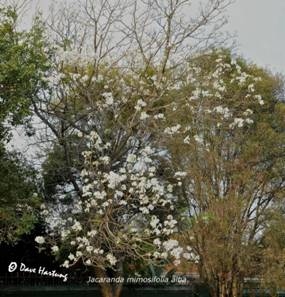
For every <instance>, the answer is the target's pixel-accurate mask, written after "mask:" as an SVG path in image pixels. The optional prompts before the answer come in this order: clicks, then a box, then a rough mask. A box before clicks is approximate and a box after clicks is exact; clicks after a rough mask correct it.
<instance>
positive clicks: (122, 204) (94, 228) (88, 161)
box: [37, 96, 185, 267]
mask: <svg viewBox="0 0 285 297" xmlns="http://www.w3.org/2000/svg"><path fill="white" fill-rule="evenodd" d="M107 97H108V96H107ZM141 104H142V103H141ZM130 141H132V143H131V144H130V147H136V146H134V145H133V142H134V140H130ZM87 147H88V150H86V151H85V152H83V157H84V160H85V164H84V169H83V170H82V171H81V174H80V180H81V183H82V196H81V197H77V198H75V201H77V202H76V204H78V205H79V206H80V208H79V211H77V212H76V213H75V214H74V213H72V210H71V209H68V208H67V209H65V212H61V213H60V214H58V215H57V217H56V219H55V217H53V220H54V221H58V222H57V223H53V228H50V232H51V233H53V234H54V235H56V234H58V235H60V240H61V241H62V242H64V244H65V245H69V246H70V254H69V256H68V257H67V259H66V260H65V261H64V263H63V267H69V266H70V265H73V264H74V263H76V261H78V260H79V259H82V260H83V262H84V263H85V264H86V265H103V266H104V267H112V266H115V265H116V264H117V263H118V261H120V257H121V255H123V254H124V253H125V252H126V246H127V247H128V249H127V250H128V252H129V253H130V255H129V256H132V257H136V256H137V254H138V253H141V256H143V257H149V258H152V259H161V258H163V259H165V258H167V257H174V259H175V260H179V259H178V258H179V257H180V256H181V255H182V251H183V249H181V248H180V247H179V246H178V245H176V247H175V249H168V246H167V245H166V246H165V244H164V242H165V241H167V240H168V239H169V238H170V236H172V234H173V233H174V232H175V230H176V228H177V221H176V220H175V219H174V217H173V216H172V214H171V213H172V212H173V210H174V205H173V203H174V202H175V199H176V198H175V196H174V194H173V192H174V191H173V185H170V184H168V183H166V182H165V181H163V180H161V179H160V178H159V175H158V174H157V166H158V164H156V163H155V156H156V151H155V149H153V148H151V147H150V146H145V147H142V148H139V149H132V151H131V152H127V153H126V156H125V158H122V161H121V162H117V163H113V161H112V148H111V144H110V143H108V142H105V141H103V139H102V138H101V137H100V136H99V134H98V133H96V132H94V131H93V132H91V133H90V135H89V136H87ZM183 176H185V174H184V173H183V172H177V177H178V178H181V177H183ZM49 216H50V214H49V215H48V216H47V217H49ZM37 241H38V242H42V241H41V240H40V239H37ZM144 242H148V244H151V245H153V252H152V253H149V250H146V251H145V254H143V250H142V246H143V245H144V244H143V243H144ZM42 243H44V242H42ZM165 247H167V249H165ZM59 248H60V244H59V242H57V245H54V246H53V247H52V248H51V251H52V253H54V254H56V253H58V251H59Z"/></svg>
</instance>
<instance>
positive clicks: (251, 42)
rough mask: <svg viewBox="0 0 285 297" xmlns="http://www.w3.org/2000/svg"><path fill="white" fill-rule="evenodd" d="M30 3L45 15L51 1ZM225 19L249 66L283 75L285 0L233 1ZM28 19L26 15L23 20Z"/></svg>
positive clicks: (33, 0) (284, 61)
mask: <svg viewBox="0 0 285 297" xmlns="http://www.w3.org/2000/svg"><path fill="white" fill-rule="evenodd" d="M60 1H62V0H60ZM65 1H67V2H68V1H71V0H65ZM161 1H163V0H161ZM195 1H198V0H194V2H195ZM32 2H33V8H35V7H36V6H37V7H39V8H41V9H42V10H43V11H44V12H47V11H48V7H49V5H50V4H51V3H52V2H53V0H32ZM56 2H58V1H56ZM228 15H229V24H228V25H227V30H228V31H229V32H230V33H236V34H237V45H238V52H239V53H240V54H242V55H243V56H244V57H245V58H246V59H248V60H249V61H251V62H254V63H257V64H258V65H260V66H265V67H267V68H269V69H271V70H272V71H273V72H281V73H284V74H285V38H284V35H285V34H284V33H285V0H236V2H235V4H233V5H232V6H231V7H230V8H229V9H228ZM30 19H31V17H30V15H29V13H28V14H27V16H26V20H27V21H30Z"/></svg>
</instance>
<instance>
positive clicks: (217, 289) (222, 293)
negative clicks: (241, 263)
mask: <svg viewBox="0 0 285 297" xmlns="http://www.w3.org/2000/svg"><path fill="white" fill-rule="evenodd" d="M213 288H214V289H212V290H211V291H210V294H211V297H242V290H243V284H242V281H241V280H240V279H239V278H238V277H233V278H230V279H227V278H226V277H225V276H220V277H219V280H218V281H217V282H216V285H215V286H213Z"/></svg>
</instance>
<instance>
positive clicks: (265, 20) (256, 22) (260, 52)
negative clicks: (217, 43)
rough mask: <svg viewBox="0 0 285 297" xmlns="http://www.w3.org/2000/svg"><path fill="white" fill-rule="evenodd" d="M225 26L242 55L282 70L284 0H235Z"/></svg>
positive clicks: (284, 61) (284, 66)
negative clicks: (233, 35)
mask: <svg viewBox="0 0 285 297" xmlns="http://www.w3.org/2000/svg"><path fill="white" fill-rule="evenodd" d="M227 28H228V30H229V31H230V32H236V33H237V42H238V45H239V52H240V53H242V55H243V56H244V57H245V58H248V59H249V60H250V61H252V62H254V63H257V64H258V65H261V66H265V67H268V68H270V69H272V70H273V71H274V72H276V71H277V72H281V73H283V74H285V0H236V3H235V4H234V5H233V6H232V7H231V8H230V9H229V25H228V26H227Z"/></svg>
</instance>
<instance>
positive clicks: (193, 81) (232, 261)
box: [163, 51, 285, 296]
mask: <svg viewBox="0 0 285 297" xmlns="http://www.w3.org/2000/svg"><path fill="white" fill-rule="evenodd" d="M185 81H186V83H185V84H184V85H183V86H182V87H181V89H180V90H181V97H179V96H177V98H178V99H177V100H176V101H175V102H174V103H173V105H175V108H174V109H173V108H171V109H169V113H170V115H169V116H168V117H167V118H168V119H172V120H170V123H168V125H169V126H168V127H167V128H165V130H164V131H163V132H164V133H167V134H169V138H168V139H166V140H165V143H166V146H167V148H168V149H169V151H170V155H171V159H170V162H171V166H175V170H176V171H177V170H180V171H183V172H185V177H184V179H183V182H182V183H183V185H182V191H181V197H183V199H184V202H185V216H186V219H185V220H186V222H187V221H188V224H189V230H188V231H186V232H185V236H184V241H185V243H187V244H188V245H190V246H191V247H192V248H193V253H194V254H196V255H197V256H198V257H199V259H200V260H199V263H198V267H199V272H200V276H201V277H202V279H203V280H204V281H205V282H206V283H207V284H208V285H209V286H210V289H211V292H212V295H213V296H240V295H241V294H242V287H243V282H244V279H245V277H256V276H258V275H259V271H260V270H259V268H258V267H259V263H260V261H261V262H262V261H266V258H264V257H263V256H262V255H261V253H262V249H260V244H261V241H262V238H263V235H264V234H265V233H264V232H265V231H266V230H267V228H268V226H269V225H270V220H271V219H270V216H269V213H270V212H272V211H273V208H274V205H276V204H277V203H279V202H280V201H281V200H282V199H283V198H284V177H285V175H284V102H282V101H280V99H279V98H280V94H282V88H281V87H282V83H281V81H280V80H279V79H278V78H276V77H273V76H272V75H270V74H268V73H267V72H266V71H264V70H262V69H259V68H257V67H256V66H254V65H247V64H246V63H245V62H244V61H243V60H242V59H235V58H233V57H232V56H231V54H229V53H228V52H227V51H214V52H213V53H208V54H204V55H202V56H200V57H198V58H197V59H196V60H192V61H191V62H190V64H189V72H188V75H187V77H186V80H185ZM185 94H187V95H188V96H187V97H186V96H185ZM179 98H182V99H181V100H179ZM183 98H186V100H183ZM173 119H175V120H174V121H173ZM178 144H179V145H178ZM186 225H187V223H186ZM263 251H264V250H263Z"/></svg>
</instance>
